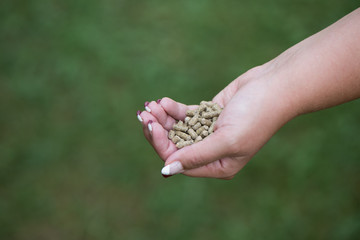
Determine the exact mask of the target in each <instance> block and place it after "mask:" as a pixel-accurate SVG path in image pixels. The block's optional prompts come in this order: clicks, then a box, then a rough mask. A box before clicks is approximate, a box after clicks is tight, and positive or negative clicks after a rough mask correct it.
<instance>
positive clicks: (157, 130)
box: [149, 122, 177, 160]
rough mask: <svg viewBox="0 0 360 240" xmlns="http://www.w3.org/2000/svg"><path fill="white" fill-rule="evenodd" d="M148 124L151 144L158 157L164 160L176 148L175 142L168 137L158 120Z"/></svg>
mask: <svg viewBox="0 0 360 240" xmlns="http://www.w3.org/2000/svg"><path fill="white" fill-rule="evenodd" d="M149 125H150V127H149V128H150V130H151V131H149V132H150V134H151V139H152V141H151V143H152V146H153V148H154V149H155V151H156V152H157V154H158V155H159V156H160V158H161V159H163V160H165V159H167V158H168V157H169V156H170V155H171V154H173V153H174V152H175V151H176V150H177V148H176V146H175V144H174V143H173V142H172V141H170V140H169V139H168V132H167V131H166V130H165V129H164V128H163V126H162V125H161V124H159V123H158V122H150V123H149Z"/></svg>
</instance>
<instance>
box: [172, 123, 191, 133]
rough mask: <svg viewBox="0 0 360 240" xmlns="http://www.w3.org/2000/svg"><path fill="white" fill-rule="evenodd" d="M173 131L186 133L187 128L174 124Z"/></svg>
mask: <svg viewBox="0 0 360 240" xmlns="http://www.w3.org/2000/svg"><path fill="white" fill-rule="evenodd" d="M173 129H174V130H176V131H182V132H186V131H187V130H188V129H189V128H188V127H186V126H184V125H182V124H179V123H178V124H174V126H173Z"/></svg>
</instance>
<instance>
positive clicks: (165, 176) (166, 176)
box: [161, 174, 172, 178]
mask: <svg viewBox="0 0 360 240" xmlns="http://www.w3.org/2000/svg"><path fill="white" fill-rule="evenodd" d="M161 175H162V176H163V177H164V178H168V177H171V176H172V175H164V174H161Z"/></svg>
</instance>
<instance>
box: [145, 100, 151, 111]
mask: <svg viewBox="0 0 360 240" xmlns="http://www.w3.org/2000/svg"><path fill="white" fill-rule="evenodd" d="M144 105H145V110H146V111H148V112H149V113H150V112H151V109H150V108H149V106H148V105H149V102H148V101H146V102H145V104H144Z"/></svg>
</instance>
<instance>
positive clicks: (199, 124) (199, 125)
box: [192, 122, 201, 130]
mask: <svg viewBox="0 0 360 240" xmlns="http://www.w3.org/2000/svg"><path fill="white" fill-rule="evenodd" d="M200 127H201V123H199V122H198V123H196V124H195V125H194V126H193V127H192V129H194V130H198V129H199V128H200Z"/></svg>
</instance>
